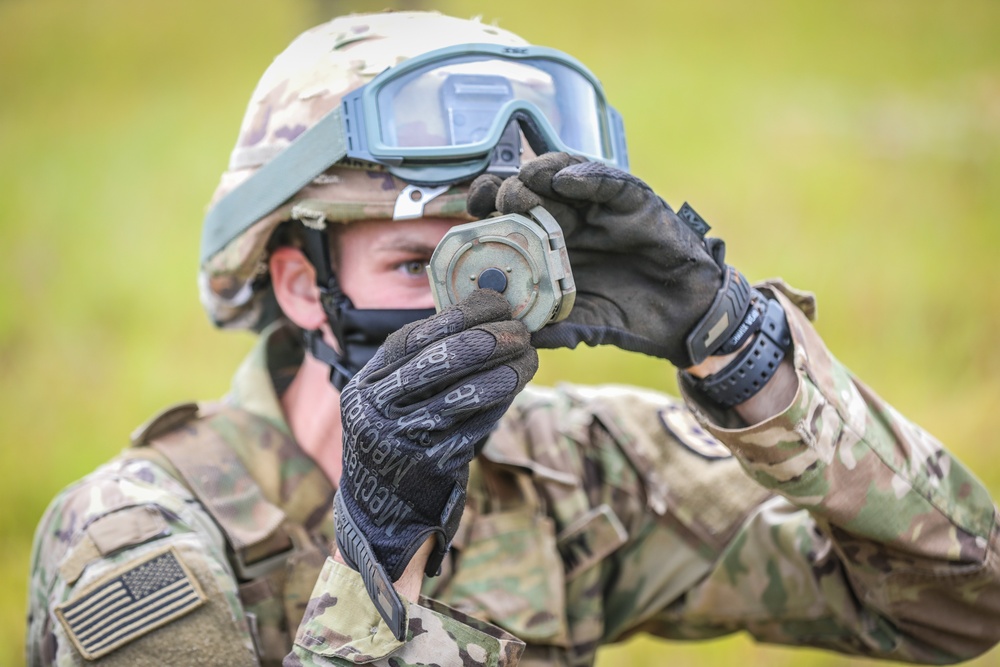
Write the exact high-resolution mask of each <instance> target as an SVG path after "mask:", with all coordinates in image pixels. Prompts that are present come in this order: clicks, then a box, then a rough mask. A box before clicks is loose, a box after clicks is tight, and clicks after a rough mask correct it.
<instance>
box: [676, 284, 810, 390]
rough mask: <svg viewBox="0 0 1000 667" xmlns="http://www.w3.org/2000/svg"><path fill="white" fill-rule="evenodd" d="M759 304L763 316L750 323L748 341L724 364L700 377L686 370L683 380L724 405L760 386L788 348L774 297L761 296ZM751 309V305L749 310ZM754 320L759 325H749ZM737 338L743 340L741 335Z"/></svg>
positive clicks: (782, 314) (787, 333)
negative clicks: (751, 332) (751, 333)
mask: <svg viewBox="0 0 1000 667" xmlns="http://www.w3.org/2000/svg"><path fill="white" fill-rule="evenodd" d="M755 305H756V304H755ZM759 307H761V308H762V310H763V313H762V315H763V316H762V317H759V318H757V321H754V322H752V323H750V325H751V327H752V328H754V329H757V330H756V333H755V334H754V338H753V340H752V342H751V343H750V344H749V345H747V346H746V347H745V348H743V351H741V352H740V354H739V355H738V356H737V357H736V358H735V359H733V360H732V361H731V362H729V364H727V365H726V367H725V368H723V369H722V370H720V371H718V372H717V373H713V374H712V375H709V376H708V377H704V378H701V379H699V378H696V377H694V376H693V375H691V374H690V373H687V372H684V373H683V374H682V376H683V377H684V380H685V381H686V383H687V384H689V385H690V386H692V387H693V388H694V389H697V390H698V391H699V392H701V393H702V394H704V395H705V396H706V397H707V398H708V399H709V400H711V401H712V402H713V403H716V404H717V405H720V406H722V407H724V408H731V407H733V406H734V405H738V404H740V403H743V402H744V401H746V400H747V399H749V398H750V397H752V396H754V395H756V394H757V392H759V391H760V390H761V389H763V388H764V385H766V384H767V383H768V381H769V380H770V379H771V378H772V377H774V374H775V373H776V372H777V371H778V366H779V365H780V364H781V360H782V359H784V358H785V354H786V353H787V352H788V351H789V350H791V349H792V336H791V332H790V331H789V329H788V319H787V318H786V317H785V311H784V310H783V309H782V307H781V304H779V303H778V302H777V301H775V300H774V299H764V300H762V302H761V303H760V305H759ZM753 310H754V308H753V307H751V312H752V311H753ZM747 319H750V317H748V318H747ZM757 322H759V328H757V327H756V326H753V325H755V324H757ZM740 338H742V339H743V340H745V337H742V336H741V337H740ZM727 347H728V346H727Z"/></svg>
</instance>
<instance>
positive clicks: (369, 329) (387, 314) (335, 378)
mask: <svg viewBox="0 0 1000 667" xmlns="http://www.w3.org/2000/svg"><path fill="white" fill-rule="evenodd" d="M302 228H303V230H304V231H305V244H304V247H303V248H302V250H303V252H304V253H305V255H306V258H307V259H308V260H309V262H310V263H311V264H312V265H313V268H314V269H315V270H316V286H317V287H318V288H319V292H320V303H321V304H322V306H323V312H324V313H326V320H327V322H329V324H330V329H331V330H332V331H333V337H334V338H335V339H336V340H337V345H338V346H339V347H340V349H341V350H342V352H338V351H337V350H336V349H335V348H334V347H333V346H331V345H329V344H328V343H327V342H326V341H325V340H323V332H322V331H320V330H319V329H314V330H312V331H306V332H305V334H304V338H305V345H306V349H307V350H308V351H309V354H311V355H312V356H313V357H314V358H315V359H318V360H319V361H322V362H323V363H325V364H327V365H328V366H329V367H330V383H331V384H332V385H333V386H334V387H336V388H337V390H338V391H340V390H343V388H344V387H345V386H346V385H347V383H348V382H349V381H350V379H351V378H352V377H354V374H355V373H357V372H358V371H360V370H361V369H362V367H364V365H365V364H367V363H368V361H369V360H370V359H371V358H372V357H373V356H375V352H376V351H377V350H378V348H379V346H381V345H382V343H384V342H385V339H386V338H388V337H389V334H391V333H392V332H394V331H397V330H398V329H400V328H402V327H403V326H405V325H407V324H409V323H410V322H416V321H417V320H422V319H424V318H425V317H430V316H431V315H433V314H434V309H433V308H413V309H400V310H388V309H358V308H355V307H354V304H353V303H351V300H350V298H348V296H347V295H346V294H344V293H343V291H341V289H340V284H339V283H338V282H337V276H336V275H334V273H333V270H332V269H331V264H330V243H329V238H328V236H327V232H326V228H325V227H324V228H323V229H316V228H315V227H311V226H309V225H303V226H302Z"/></svg>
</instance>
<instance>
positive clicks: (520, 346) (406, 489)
mask: <svg viewBox="0 0 1000 667" xmlns="http://www.w3.org/2000/svg"><path fill="white" fill-rule="evenodd" d="M537 367H538V357H537V354H536V353H535V350H534V348H532V347H531V344H530V335H529V333H528V331H527V329H525V327H524V325H523V324H521V323H520V322H518V321H516V320H513V319H511V313H510V306H509V305H508V304H507V302H506V300H505V299H504V298H503V297H501V296H500V295H499V294H498V293H496V292H493V291H491V290H478V291H476V292H474V293H473V294H472V295H470V296H469V297H468V298H467V299H466V300H465V301H463V302H461V303H459V304H457V305H456V306H453V307H451V308H448V309H446V310H444V311H442V312H441V313H439V314H437V315H435V316H433V317H430V318H428V319H426V320H421V321H419V322H414V323H413V324H410V325H407V326H406V327H404V328H403V329H401V330H399V331H397V332H396V333H394V334H392V335H391V336H389V338H388V339H387V340H386V342H385V344H384V345H383V346H382V347H381V348H380V349H379V351H378V352H376V354H375V356H374V357H373V358H372V360H371V361H370V362H369V363H368V364H367V365H366V366H365V367H364V368H363V369H362V370H361V371H360V372H359V373H358V374H357V375H355V376H354V378H353V379H352V380H351V381H350V382H349V383H348V385H347V386H346V387H345V388H344V391H343V394H342V395H341V414H342V417H341V418H342V422H343V428H344V470H343V474H342V476H341V480H340V488H339V490H338V492H337V496H336V498H335V501H334V507H335V511H336V526H337V533H336V534H337V546H338V547H339V549H340V551H341V554H342V555H343V557H344V560H345V561H346V562H347V563H348V565H350V566H351V567H353V568H355V569H357V570H358V571H359V572H360V573H361V575H362V578H363V579H364V581H365V586H366V587H367V589H368V592H369V595H370V596H371V597H372V601H373V602H374V603H375V605H376V607H377V608H378V609H379V612H380V613H381V614H382V617H383V618H384V619H385V620H386V623H388V624H389V627H390V629H391V630H392V631H393V633H394V634H395V635H396V637H397V638H399V639H400V640H402V639H403V636H402V633H404V632H405V628H404V627H403V613H404V612H403V607H402V603H401V601H400V600H399V597H398V595H397V594H396V593H395V590H394V589H393V587H392V582H393V581H396V580H398V579H399V577H400V576H402V574H403V571H404V570H405V569H406V566H407V564H408V563H409V562H410V559H411V558H412V557H413V555H414V553H415V552H416V551H417V549H419V547H420V546H421V545H422V544H423V543H424V541H425V540H426V539H427V538H428V537H431V536H434V537H435V545H434V550H433V552H432V554H431V557H430V559H429V560H428V563H427V574H428V575H432V576H433V575H435V574H437V572H438V569H439V567H440V564H441V561H442V559H443V558H444V556H445V554H446V553H447V551H448V548H449V546H450V544H451V540H452V538H453V537H454V535H455V531H456V530H457V528H458V522H459V519H460V518H461V516H462V512H463V510H464V508H465V487H466V484H467V482H468V476H469V462H470V461H471V460H472V458H473V456H475V454H476V452H477V451H478V450H477V447H479V446H481V443H482V442H484V441H485V438H486V437H487V435H488V434H489V433H490V431H491V430H492V429H493V427H494V425H495V424H496V422H497V421H498V420H499V419H500V417H501V416H502V415H503V414H504V412H506V410H507V408H508V407H510V404H511V402H512V401H513V399H514V397H515V396H516V395H517V393H518V392H520V391H521V389H523V388H524V385H525V384H526V383H527V382H528V380H529V379H531V377H532V376H533V375H534V373H535V370H536V369H537Z"/></svg>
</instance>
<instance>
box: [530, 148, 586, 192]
mask: <svg viewBox="0 0 1000 667" xmlns="http://www.w3.org/2000/svg"><path fill="white" fill-rule="evenodd" d="M586 163H587V161H586V159H584V158H582V157H579V156H578V155H570V154H569V153H543V154H542V155H539V156H538V157H536V158H535V159H534V160H529V161H528V162H525V163H524V164H523V165H521V169H520V171H518V173H517V180H519V181H521V182H522V183H524V184H525V185H526V186H527V187H528V189H529V190H531V191H532V192H535V193H537V194H539V195H541V196H542V197H546V198H548V199H553V198H555V199H560V198H561V197H560V196H559V194H558V193H557V192H556V191H555V190H553V189H552V177H553V176H555V175H556V174H557V173H559V172H560V171H562V170H563V169H566V168H567V167H570V166H572V165H578V164H586Z"/></svg>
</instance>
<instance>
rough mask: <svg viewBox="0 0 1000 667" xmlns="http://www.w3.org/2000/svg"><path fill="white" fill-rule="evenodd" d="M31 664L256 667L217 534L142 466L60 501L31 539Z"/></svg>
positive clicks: (183, 497)
mask: <svg viewBox="0 0 1000 667" xmlns="http://www.w3.org/2000/svg"><path fill="white" fill-rule="evenodd" d="M30 576H31V585H30V591H29V603H28V604H29V613H28V635H27V641H26V651H27V663H28V665H30V666H31V667H42V666H45V665H54V664H59V665H84V664H86V665H102V666H103V665H138V666H143V665H192V664H198V665H256V664H257V658H256V653H255V649H254V645H253V640H252V638H251V635H250V633H249V630H248V625H247V618H246V616H245V615H244V613H243V610H242V607H241V605H240V602H239V599H238V597H237V589H236V583H235V579H234V577H233V574H232V572H231V571H230V568H229V565H228V564H227V561H226V558H225V548H224V542H223V539H222V536H221V535H220V534H219V533H218V530H217V529H216V528H215V526H214V524H213V523H212V521H211V519H210V518H209V517H208V515H207V514H205V512H204V510H202V509H201V507H200V505H198V503H197V502H196V501H195V500H194V498H193V497H191V495H190V494H189V493H188V492H187V491H186V490H185V489H184V488H183V487H182V486H181V485H180V484H178V483H177V482H176V481H175V480H174V479H173V478H171V477H170V476H169V475H168V474H166V473H165V472H164V470H163V469H162V468H160V467H159V466H157V465H155V464H153V463H151V462H150V461H146V460H129V461H116V462H113V463H111V464H109V465H107V466H104V467H102V468H101V469H99V470H98V471H96V472H95V473H94V474H92V475H90V476H88V477H87V478H85V479H84V480H83V481H81V482H80V483H78V484H76V485H75V486H72V487H70V488H69V489H67V490H65V491H64V492H63V493H62V494H60V495H59V496H58V497H57V498H56V499H55V500H54V501H53V503H52V504H51V505H50V506H49V508H48V510H47V511H46V513H45V515H44V517H43V518H42V521H41V523H40V524H39V527H38V529H37V531H36V534H35V543H34V547H33V553H32V561H31V575H30Z"/></svg>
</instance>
